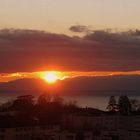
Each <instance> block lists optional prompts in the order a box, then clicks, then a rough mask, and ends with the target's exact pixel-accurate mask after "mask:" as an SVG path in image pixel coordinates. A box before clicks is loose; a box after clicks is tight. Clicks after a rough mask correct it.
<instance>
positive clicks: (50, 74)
mask: <svg viewBox="0 0 140 140" xmlns="http://www.w3.org/2000/svg"><path fill="white" fill-rule="evenodd" d="M40 75H41V77H42V78H43V79H44V80H45V81H46V82H48V83H50V84H53V83H55V82H56V81H57V80H58V79H61V74H60V72H57V71H47V72H42V73H40Z"/></svg>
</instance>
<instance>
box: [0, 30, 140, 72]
mask: <svg viewBox="0 0 140 140" xmlns="http://www.w3.org/2000/svg"><path fill="white" fill-rule="evenodd" d="M48 69H55V70H64V71H130V70H132V71H135V70H140V30H135V31H134V30H133V31H132V30H129V31H125V32H110V31H104V30H100V31H94V32H92V33H88V34H87V35H85V36H84V37H81V38H80V37H69V36H67V35H63V34H55V33H48V32H44V31H37V30H20V29H2V30H0V73H6V72H33V71H42V70H48Z"/></svg>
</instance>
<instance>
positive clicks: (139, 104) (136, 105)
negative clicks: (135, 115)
mask: <svg viewBox="0 0 140 140" xmlns="http://www.w3.org/2000/svg"><path fill="white" fill-rule="evenodd" d="M130 103H131V108H132V111H139V110H140V101H139V100H136V99H131V100H130Z"/></svg>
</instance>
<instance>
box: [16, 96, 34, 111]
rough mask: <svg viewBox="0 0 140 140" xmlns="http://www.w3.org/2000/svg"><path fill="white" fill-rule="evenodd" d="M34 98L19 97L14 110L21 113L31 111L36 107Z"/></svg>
mask: <svg viewBox="0 0 140 140" xmlns="http://www.w3.org/2000/svg"><path fill="white" fill-rule="evenodd" d="M33 98H34V97H33V96H32V95H24V96H18V97H17V99H16V100H14V102H13V108H15V109H16V110H20V111H23V110H25V111H27V110H30V109H31V108H33V106H34V101H33Z"/></svg>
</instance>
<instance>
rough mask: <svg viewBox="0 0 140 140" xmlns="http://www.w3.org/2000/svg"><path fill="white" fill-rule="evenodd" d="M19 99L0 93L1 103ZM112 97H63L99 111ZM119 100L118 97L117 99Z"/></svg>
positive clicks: (132, 97)
mask: <svg viewBox="0 0 140 140" xmlns="http://www.w3.org/2000/svg"><path fill="white" fill-rule="evenodd" d="M16 97H17V94H13V93H12V94H11V93H9V94H7V93H5V94H4V93H3V94H2V93H0V103H4V102H6V101H10V100H13V99H15V98H16ZM109 97H110V96H93V95H87V96H85V95H84V96H81V95H77V96H76V95H74V96H70V95H67V96H63V98H64V100H65V101H66V102H69V101H76V102H77V105H79V106H81V107H94V108H98V109H102V110H105V109H106V107H107V104H108V100H109ZM129 98H130V99H137V100H140V96H129ZM116 99H118V97H116Z"/></svg>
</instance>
